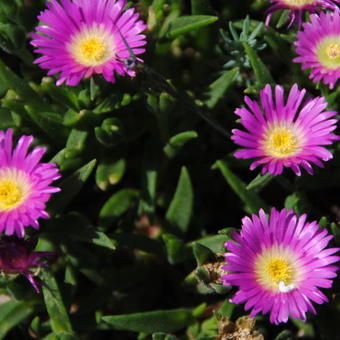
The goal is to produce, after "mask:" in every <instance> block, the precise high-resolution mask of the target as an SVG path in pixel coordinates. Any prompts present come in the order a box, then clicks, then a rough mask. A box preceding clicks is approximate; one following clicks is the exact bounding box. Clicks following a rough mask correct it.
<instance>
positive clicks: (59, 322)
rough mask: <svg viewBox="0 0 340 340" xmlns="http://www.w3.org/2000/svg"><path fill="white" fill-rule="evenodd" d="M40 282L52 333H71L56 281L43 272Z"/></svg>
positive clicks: (47, 272)
mask: <svg viewBox="0 0 340 340" xmlns="http://www.w3.org/2000/svg"><path fill="white" fill-rule="evenodd" d="M42 280H43V282H44V285H43V286H42V291H43V294H44V300H45V304H46V309H47V312H48V314H49V316H50V319H51V327H52V330H53V332H59V331H65V332H71V333H72V326H71V322H70V320H69V317H68V314H67V311H66V308H65V305H64V303H63V300H62V297H61V294H60V291H59V287H58V284H57V281H56V280H55V278H54V276H53V274H52V273H51V272H49V271H47V270H44V271H43V273H42Z"/></svg>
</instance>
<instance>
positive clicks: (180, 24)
mask: <svg viewBox="0 0 340 340" xmlns="http://www.w3.org/2000/svg"><path fill="white" fill-rule="evenodd" d="M217 19H218V17H215V16H211V15H188V16H182V17H179V18H176V19H174V20H172V21H171V23H170V24H169V29H168V32H167V34H166V36H167V38H171V39H172V38H176V37H178V36H180V35H182V34H184V33H187V32H190V31H193V30H196V29H198V28H201V27H204V26H207V25H210V24H212V23H213V22H215V21H216V20H217Z"/></svg>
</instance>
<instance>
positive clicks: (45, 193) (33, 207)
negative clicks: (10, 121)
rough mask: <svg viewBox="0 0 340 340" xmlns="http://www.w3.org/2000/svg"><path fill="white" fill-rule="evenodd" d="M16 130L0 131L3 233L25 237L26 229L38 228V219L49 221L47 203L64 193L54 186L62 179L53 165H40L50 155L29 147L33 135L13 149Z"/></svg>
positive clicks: (22, 140)
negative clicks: (46, 209)
mask: <svg viewBox="0 0 340 340" xmlns="http://www.w3.org/2000/svg"><path fill="white" fill-rule="evenodd" d="M12 135H13V131H12V130H11V129H9V130H7V131H6V132H3V131H0V164H1V167H0V233H3V232H4V231H5V233H6V235H12V234H14V233H16V235H17V236H18V237H24V236H25V227H27V226H30V225H31V226H33V228H35V229H38V228H39V223H38V219H39V218H40V217H41V218H48V217H49V215H48V213H47V212H46V211H45V202H47V201H48V200H49V198H50V197H51V194H52V193H55V192H58V191H60V189H59V188H56V187H53V186H50V184H51V182H53V181H54V180H56V179H58V178H59V177H60V174H59V171H58V169H57V168H56V165H55V164H53V163H39V162H40V160H41V158H42V156H43V155H44V153H45V152H46V149H45V148H41V147H36V148H34V149H33V150H32V151H31V152H30V153H28V148H29V146H30V144H31V143H32V141H33V137H32V136H22V137H21V138H20V139H19V141H18V143H17V145H16V147H15V148H14V149H13V145H12V143H13V141H12Z"/></svg>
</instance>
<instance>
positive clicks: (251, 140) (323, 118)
mask: <svg viewBox="0 0 340 340" xmlns="http://www.w3.org/2000/svg"><path fill="white" fill-rule="evenodd" d="M305 93H306V90H304V89H302V90H301V91H300V90H299V89H298V86H297V85H296V84H295V85H294V86H293V87H292V88H291V90H290V92H289V95H288V98H287V100H286V102H285V100H284V90H283V88H282V86H276V87H275V99H273V95H272V89H271V87H270V85H266V86H265V88H264V89H263V90H261V91H260V105H259V104H258V103H257V102H256V101H252V100H251V99H250V98H249V97H247V96H246V97H245V98H244V100H245V102H246V104H247V105H248V107H249V109H247V108H238V109H236V111H235V113H236V114H237V115H238V116H240V117H241V120H240V123H241V125H243V127H244V128H245V129H246V131H242V130H238V129H234V130H232V133H233V135H232V137H231V139H232V140H233V141H234V142H235V143H236V144H238V145H241V146H243V147H244V149H242V150H239V151H237V152H235V154H234V155H235V157H237V158H247V159H248V158H255V159H256V160H255V161H254V162H253V163H252V164H251V165H250V170H253V169H255V168H256V167H257V166H259V165H262V173H263V174H264V173H266V172H269V173H271V174H273V175H280V174H281V173H282V171H283V168H284V167H289V168H291V169H292V170H293V171H294V172H295V174H296V175H298V176H300V175H301V169H300V166H301V167H303V168H304V169H305V170H306V171H307V172H308V173H309V174H313V169H312V166H311V164H315V165H317V166H320V167H323V163H322V161H328V160H330V159H332V154H331V152H330V151H328V150H327V149H326V148H324V147H323V146H322V145H329V144H332V143H333V141H335V140H338V139H339V137H338V136H336V135H335V134H333V133H332V131H334V130H335V129H336V123H337V120H336V119H331V118H332V117H333V116H335V115H336V114H337V113H336V112H334V111H325V109H326V107H327V102H326V101H325V98H324V97H316V98H313V99H309V100H308V101H306V102H305V103H303V104H302V101H303V98H304V96H305Z"/></svg>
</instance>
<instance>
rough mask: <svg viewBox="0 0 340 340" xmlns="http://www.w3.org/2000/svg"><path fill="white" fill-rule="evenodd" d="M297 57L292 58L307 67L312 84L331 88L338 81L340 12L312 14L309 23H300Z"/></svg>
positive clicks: (303, 67) (296, 43)
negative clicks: (301, 24) (309, 70)
mask: <svg viewBox="0 0 340 340" xmlns="http://www.w3.org/2000/svg"><path fill="white" fill-rule="evenodd" d="M295 46H296V52H297V54H298V55H299V56H298V57H297V58H295V59H293V61H294V62H296V63H302V69H306V68H310V69H311V73H310V75H309V78H311V79H312V80H313V81H314V82H315V83H316V82H318V81H322V82H323V83H324V84H326V85H328V86H329V87H330V88H331V89H332V88H334V85H335V84H336V82H337V80H338V79H339V78H340V11H339V10H337V11H334V12H332V13H320V14H319V15H317V14H313V15H311V22H306V23H304V24H303V31H300V32H298V34H297V41H296V42H295Z"/></svg>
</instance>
